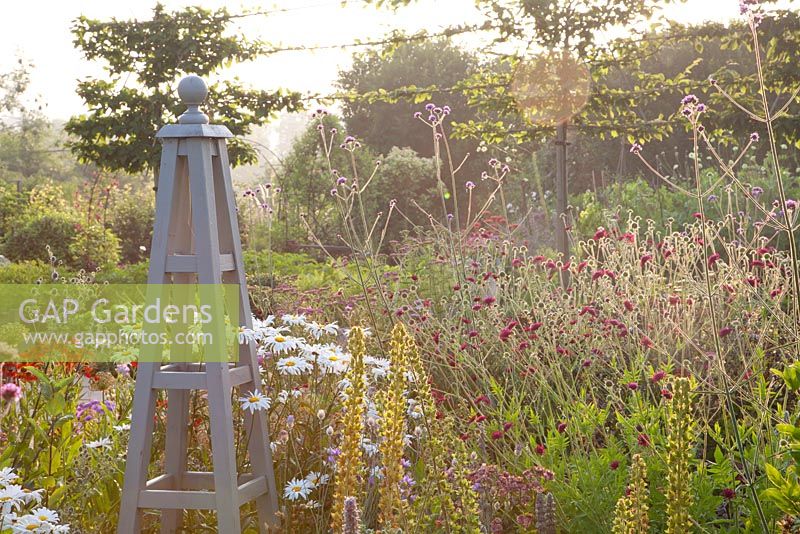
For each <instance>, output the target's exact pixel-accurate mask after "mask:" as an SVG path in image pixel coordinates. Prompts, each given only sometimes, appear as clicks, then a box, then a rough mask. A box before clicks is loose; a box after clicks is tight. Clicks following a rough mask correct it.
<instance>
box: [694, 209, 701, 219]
mask: <svg viewBox="0 0 800 534" xmlns="http://www.w3.org/2000/svg"><path fill="white" fill-rule="evenodd" d="M692 217H694V218H695V219H702V218H703V215H702V214H701V213H700V212H699V211H696V212H694V213H692Z"/></svg>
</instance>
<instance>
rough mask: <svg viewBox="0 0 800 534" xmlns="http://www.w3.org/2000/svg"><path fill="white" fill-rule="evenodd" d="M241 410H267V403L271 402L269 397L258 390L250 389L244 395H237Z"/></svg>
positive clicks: (252, 411)
mask: <svg viewBox="0 0 800 534" xmlns="http://www.w3.org/2000/svg"><path fill="white" fill-rule="evenodd" d="M239 402H240V403H241V406H242V410H249V411H250V413H255V412H256V411H257V410H269V405H270V403H271V402H272V401H271V400H270V398H269V397H267V396H266V395H264V394H263V393H261V392H260V391H251V392H249V393H248V394H247V395H246V396H244V397H239Z"/></svg>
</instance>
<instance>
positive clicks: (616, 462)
mask: <svg viewBox="0 0 800 534" xmlns="http://www.w3.org/2000/svg"><path fill="white" fill-rule="evenodd" d="M608 467H610V468H611V470H612V471H616V470H617V468H618V467H619V460H613V461H612V462H611V463H610V464H608Z"/></svg>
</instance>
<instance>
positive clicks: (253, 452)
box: [117, 75, 277, 534]
mask: <svg viewBox="0 0 800 534" xmlns="http://www.w3.org/2000/svg"><path fill="white" fill-rule="evenodd" d="M178 94H179V96H180V98H181V100H182V101H183V102H184V103H185V104H186V105H187V108H188V109H187V110H186V112H185V113H184V114H183V115H181V116H180V117H179V119H178V124H172V125H167V126H164V127H163V128H162V129H161V130H160V131H159V132H158V134H157V136H156V137H158V138H159V139H160V140H161V142H162V153H161V166H160V172H159V181H160V183H159V187H158V191H157V194H156V217H155V227H154V230H153V242H152V246H151V253H150V272H149V276H148V284H170V283H173V284H192V283H197V284H221V283H224V284H234V285H238V287H239V321H240V326H244V327H248V328H252V316H251V313H250V303H249V299H248V293H247V284H246V280H245V272H244V264H243V260H242V244H241V238H240V236H239V227H238V223H237V219H236V200H235V197H234V192H233V186H232V183H231V174H230V163H229V161H228V151H227V146H226V142H225V140H226V139H228V138H230V137H233V136H232V134H231V133H230V131H229V130H228V129H227V128H225V127H224V126H215V125H209V124H208V117H207V116H206V115H205V114H204V113H203V112H201V111H200V109H199V107H200V105H201V104H202V103H203V102H204V101H205V98H206V96H207V95H208V88H207V87H206V84H205V82H203V80H202V79H200V78H199V77H197V76H193V75H192V76H188V77H186V78H184V79H183V80H181V82H180V84H179V85H178ZM236 387H238V388H240V389H241V390H242V391H247V392H249V391H254V392H258V391H260V389H261V379H260V374H259V370H258V361H257V359H256V353H255V347H254V345H253V343H252V342H250V343H246V344H242V345H240V346H239V358H238V361H236V362H235V363H228V362H227V361H226V360H223V361H222V362H220V361H216V362H206V363H203V364H202V365H201V364H199V363H170V364H167V365H163V364H161V363H151V362H145V361H142V362H140V363H139V366H138V373H137V377H136V388H135V392H134V401H133V415H132V420H131V435H130V441H129V444H128V456H127V464H126V467H125V483H124V487H123V492H122V501H121V505H120V515H119V523H118V525H117V533H118V534H133V533H138V532H140V531H141V529H142V519H143V510H145V509H157V510H161V511H162V512H161V525H160V527H161V532H162V533H168V532H176V531H178V530H179V529H181V528H183V519H184V518H183V511H184V510H214V511H216V514H217V523H218V532H220V533H224V534H233V533H237V532H241V517H240V507H241V506H242V505H243V504H244V503H247V502H250V501H255V503H256V509H257V512H258V523H259V531H260V532H262V533H266V532H267V531H268V529H269V528H270V527H275V526H277V493H276V489H275V475H274V472H273V466H272V451H271V449H270V445H269V432H268V427H267V417H266V414H265V412H264V411H256V412H255V413H249V412H245V418H246V420H245V421H244V425H246V426H245V428H248V429H252V430H251V431H250V432H249V436H250V437H249V441H248V454H249V460H250V465H251V467H252V469H251V471H252V472H251V473H246V474H240V473H238V472H237V466H236V453H235V447H234V421H233V406H232V402H231V394H232V392H233V388H236ZM159 390H166V391H167V401H168V402H167V417H166V440H165V451H164V473H163V474H161V475H159V476H156V477H155V478H152V479H148V472H149V470H150V460H151V452H152V451H151V449H152V436H153V427H154V414H155V406H156V399H157V397H158V391H159ZM192 390H205V391H207V394H208V407H209V418H210V424H211V436H210V437H211V449H212V459H213V471H212V472H198V471H188V470H187V447H188V431H189V395H190V392H191V391H192Z"/></svg>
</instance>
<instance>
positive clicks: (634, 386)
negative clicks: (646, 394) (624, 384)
mask: <svg viewBox="0 0 800 534" xmlns="http://www.w3.org/2000/svg"><path fill="white" fill-rule="evenodd" d="M628 389H630V390H631V391H636V390H637V389H639V384H637V383H636V382H628Z"/></svg>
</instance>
